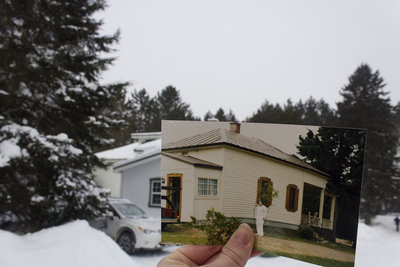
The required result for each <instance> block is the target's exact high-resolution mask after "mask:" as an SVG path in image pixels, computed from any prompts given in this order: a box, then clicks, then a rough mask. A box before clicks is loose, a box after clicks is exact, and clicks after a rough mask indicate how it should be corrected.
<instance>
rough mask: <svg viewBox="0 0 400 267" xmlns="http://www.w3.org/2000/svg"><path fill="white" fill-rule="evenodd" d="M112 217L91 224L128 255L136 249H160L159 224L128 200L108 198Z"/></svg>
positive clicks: (158, 221) (157, 220)
mask: <svg viewBox="0 0 400 267" xmlns="http://www.w3.org/2000/svg"><path fill="white" fill-rule="evenodd" d="M109 204H110V211H111V213H112V216H109V217H107V218H106V219H105V220H103V221H102V222H100V221H99V220H97V221H96V222H94V223H91V224H92V225H93V226H94V227H96V228H100V229H101V230H103V231H104V232H105V233H106V234H107V235H109V236H110V237H111V238H112V239H114V240H115V241H116V242H117V243H118V245H119V246H120V247H121V248H122V249H123V250H124V251H125V252H126V253H128V254H133V253H134V252H135V251H136V250H137V249H161V229H160V227H161V224H160V220H159V219H155V218H153V217H151V216H148V215H147V214H146V212H144V211H143V210H142V209H141V208H140V207H138V206H137V205H135V204H133V203H132V202H130V201H129V200H128V199H122V198H109Z"/></svg>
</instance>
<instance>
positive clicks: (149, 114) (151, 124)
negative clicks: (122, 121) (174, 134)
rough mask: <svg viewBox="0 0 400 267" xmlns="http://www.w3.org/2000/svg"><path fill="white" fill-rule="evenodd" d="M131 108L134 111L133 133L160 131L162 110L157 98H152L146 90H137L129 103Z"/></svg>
mask: <svg viewBox="0 0 400 267" xmlns="http://www.w3.org/2000/svg"><path fill="white" fill-rule="evenodd" d="M128 105H129V108H130V110H131V111H132V116H134V117H135V119H134V126H133V125H132V127H131V129H132V130H133V128H134V131H131V133H132V132H154V131H159V130H160V129H159V125H158V122H157V123H156V122H155V121H156V120H158V118H159V112H160V108H159V106H158V103H157V101H156V99H155V98H151V97H150V96H149V94H148V93H147V91H146V89H144V88H143V89H142V90H139V91H137V90H135V91H134V92H133V94H132V97H131V100H130V101H129V104H128Z"/></svg>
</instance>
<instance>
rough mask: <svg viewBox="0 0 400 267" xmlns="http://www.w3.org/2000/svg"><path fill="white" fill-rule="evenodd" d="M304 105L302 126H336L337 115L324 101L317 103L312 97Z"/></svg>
mask: <svg viewBox="0 0 400 267" xmlns="http://www.w3.org/2000/svg"><path fill="white" fill-rule="evenodd" d="M299 105H302V108H301V109H302V111H303V116H302V124H306V125H319V126H333V125H336V124H337V123H336V114H335V112H334V110H332V109H331V108H330V107H329V104H328V103H326V102H325V101H324V100H323V99H320V100H319V101H316V100H315V99H314V98H312V97H310V98H309V99H307V100H306V102H304V104H302V103H301V101H300V102H299Z"/></svg>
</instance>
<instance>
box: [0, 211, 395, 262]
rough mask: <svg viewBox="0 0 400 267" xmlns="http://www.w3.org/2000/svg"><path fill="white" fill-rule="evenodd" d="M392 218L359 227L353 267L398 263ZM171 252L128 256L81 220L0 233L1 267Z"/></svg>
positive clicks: (137, 258) (151, 257) (138, 257)
mask: <svg viewBox="0 0 400 267" xmlns="http://www.w3.org/2000/svg"><path fill="white" fill-rule="evenodd" d="M394 217H395V216H394V215H386V216H378V217H377V218H376V219H375V220H374V221H373V226H367V225H365V224H363V223H360V224H359V229H358V234H359V235H358V243H357V253H356V266H363V267H364V266H367V267H368V266H393V265H396V262H399V260H400V253H398V252H397V251H398V249H399V247H400V233H398V232H396V231H395V227H394V226H395V225H394V221H393V219H394ZM176 248H177V246H170V247H165V248H164V249H163V250H161V251H155V252H154V251H153V252H137V253H136V254H135V255H133V256H128V255H127V254H125V253H124V252H123V251H122V250H121V249H120V248H119V247H118V245H117V244H116V243H115V242H114V241H113V240H112V239H111V238H109V237H108V236H107V235H105V234H104V233H103V232H100V231H98V230H95V229H93V228H91V227H90V226H89V224H88V223H87V222H86V221H75V222H72V223H68V224H65V225H62V226H58V227H52V228H49V229H44V230H42V231H39V232H36V233H33V234H26V235H23V236H18V235H15V234H12V233H10V232H7V231H3V230H0V266H10V267H17V266H18V267H19V266H40V267H47V266H48V267H50V266H51V267H52V266H60V267H63V266H78V267H79V266H96V267H103V266H104V267H105V266H132V267H134V266H155V265H156V264H157V262H159V261H160V260H161V259H162V258H163V257H165V256H167V255H168V254H169V253H171V252H172V251H174V250H175V249H176ZM246 266H248V267H258V266H281V267H286V266H291V267H293V266H315V265H312V264H309V263H305V262H301V261H297V260H293V259H289V258H284V257H275V258H262V257H256V258H252V259H250V260H249V261H248V263H247V265H246Z"/></svg>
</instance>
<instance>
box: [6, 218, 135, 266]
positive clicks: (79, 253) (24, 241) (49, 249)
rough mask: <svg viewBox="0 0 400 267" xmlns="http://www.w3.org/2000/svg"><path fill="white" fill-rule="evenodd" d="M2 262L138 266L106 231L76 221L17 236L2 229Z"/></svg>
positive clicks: (12, 263)
mask: <svg viewBox="0 0 400 267" xmlns="http://www.w3.org/2000/svg"><path fill="white" fill-rule="evenodd" d="M0 266H8V267H16V266H18V267H19V266H40V267H47V266H48V267H50V266H58V267H63V266H65V267H67V266H68V267H70V266H85V267H87V266H96V267H102V266H104V267H108V266H139V265H136V264H135V261H134V259H131V258H130V257H129V256H128V255H127V254H125V252H123V251H122V250H121V249H120V248H119V247H118V245H117V244H116V243H115V242H114V241H113V240H112V239H111V238H109V237H108V236H106V235H105V234H104V233H103V232H100V231H98V230H95V229H93V228H91V227H90V226H89V224H88V223H87V222H86V221H75V222H72V223H68V224H65V225H62V226H58V227H52V228H49V229H45V230H42V231H39V232H36V233H33V234H27V235H24V236H18V235H15V234H12V233H10V232H6V231H2V230H0Z"/></svg>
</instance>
